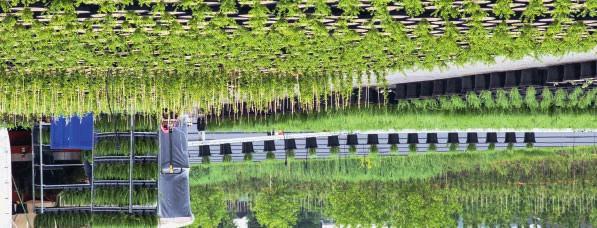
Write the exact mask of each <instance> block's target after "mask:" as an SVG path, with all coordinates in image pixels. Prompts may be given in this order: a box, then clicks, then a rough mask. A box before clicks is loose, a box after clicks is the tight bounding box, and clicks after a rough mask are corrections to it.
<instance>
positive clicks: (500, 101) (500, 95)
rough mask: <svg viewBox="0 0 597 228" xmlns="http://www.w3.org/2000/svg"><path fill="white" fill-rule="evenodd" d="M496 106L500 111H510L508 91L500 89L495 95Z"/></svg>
mask: <svg viewBox="0 0 597 228" xmlns="http://www.w3.org/2000/svg"><path fill="white" fill-rule="evenodd" d="M495 105H496V107H497V108H498V109H500V110H502V111H508V110H510V108H511V106H510V99H508V95H507V94H506V91H504V90H503V89H498V90H497V91H496V94H495Z"/></svg>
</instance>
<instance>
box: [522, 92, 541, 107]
mask: <svg viewBox="0 0 597 228" xmlns="http://www.w3.org/2000/svg"><path fill="white" fill-rule="evenodd" d="M524 104H525V105H526V106H527V108H528V109H529V110H530V111H531V112H535V111H536V110H537V109H538V108H539V102H537V90H535V87H532V86H531V87H529V88H527V93H526V94H525V96H524Z"/></svg>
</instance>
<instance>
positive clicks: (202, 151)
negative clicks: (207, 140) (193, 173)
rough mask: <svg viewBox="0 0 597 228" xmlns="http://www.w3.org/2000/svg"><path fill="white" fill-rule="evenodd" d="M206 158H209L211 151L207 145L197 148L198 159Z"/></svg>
mask: <svg viewBox="0 0 597 228" xmlns="http://www.w3.org/2000/svg"><path fill="white" fill-rule="evenodd" d="M206 156H211V150H210V149H209V145H201V146H199V157H206Z"/></svg>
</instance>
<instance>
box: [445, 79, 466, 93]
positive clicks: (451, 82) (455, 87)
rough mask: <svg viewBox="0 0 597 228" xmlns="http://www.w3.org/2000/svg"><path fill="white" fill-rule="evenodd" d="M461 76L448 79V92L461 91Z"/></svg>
mask: <svg viewBox="0 0 597 228" xmlns="http://www.w3.org/2000/svg"><path fill="white" fill-rule="evenodd" d="M461 81H462V80H461V79H460V78H450V79H448V80H447V81H446V94H453V93H460V92H461V91H460V90H461V85H460V84H461V83H462V82H461Z"/></svg>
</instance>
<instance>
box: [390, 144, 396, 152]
mask: <svg viewBox="0 0 597 228" xmlns="http://www.w3.org/2000/svg"><path fill="white" fill-rule="evenodd" d="M390 153H391V154H396V153H398V145H396V144H392V145H390Z"/></svg>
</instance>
